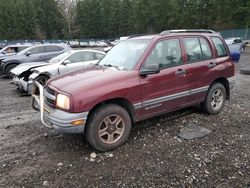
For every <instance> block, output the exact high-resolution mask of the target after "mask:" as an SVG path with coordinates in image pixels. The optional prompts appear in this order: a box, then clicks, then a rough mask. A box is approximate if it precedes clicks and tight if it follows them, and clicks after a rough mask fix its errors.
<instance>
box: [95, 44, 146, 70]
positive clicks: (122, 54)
mask: <svg viewBox="0 0 250 188" xmlns="http://www.w3.org/2000/svg"><path fill="white" fill-rule="evenodd" d="M149 43H150V40H145V39H143V40H138V39H135V40H126V41H123V42H120V43H119V44H117V45H116V46H114V47H113V48H112V49H111V50H110V52H109V53H107V55H106V56H104V58H103V59H102V60H101V61H100V62H99V63H98V65H100V66H108V67H116V68H117V69H119V70H125V71H129V70H132V69H133V68H134V67H135V65H136V63H137V61H138V59H139V58H140V56H141V55H142V54H143V52H144V51H145V49H146V48H147V46H148V44H149Z"/></svg>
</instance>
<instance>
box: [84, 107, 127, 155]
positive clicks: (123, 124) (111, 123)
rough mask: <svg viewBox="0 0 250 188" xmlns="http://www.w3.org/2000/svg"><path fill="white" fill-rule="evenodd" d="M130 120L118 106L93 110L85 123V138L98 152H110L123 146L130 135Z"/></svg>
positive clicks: (125, 112)
mask: <svg viewBox="0 0 250 188" xmlns="http://www.w3.org/2000/svg"><path fill="white" fill-rule="evenodd" d="M130 130H131V118H130V116H129V114H128V112H127V111H126V110H125V109H124V108H122V107H121V106H119V105H116V104H106V105H103V106H101V107H99V108H98V109H97V110H95V111H94V112H93V113H92V114H91V116H90V118H89V120H88V123H87V129H86V138H87V141H88V142H89V144H90V145H91V146H92V147H93V148H95V149H96V150H99V151H110V150H113V149H115V148H117V147H119V146H121V145H122V144H124V143H125V142H126V140H127V138H128V136H129V134H130Z"/></svg>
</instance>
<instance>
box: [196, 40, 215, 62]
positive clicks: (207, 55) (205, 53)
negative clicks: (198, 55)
mask: <svg viewBox="0 0 250 188" xmlns="http://www.w3.org/2000/svg"><path fill="white" fill-rule="evenodd" d="M199 40H200V44H201V51H202V59H203V60H208V59H212V52H211V49H210V47H209V44H208V42H207V40H205V39H204V38H199Z"/></svg>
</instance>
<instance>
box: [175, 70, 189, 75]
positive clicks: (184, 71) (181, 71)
mask: <svg viewBox="0 0 250 188" xmlns="http://www.w3.org/2000/svg"><path fill="white" fill-rule="evenodd" d="M186 73H187V71H186V70H183V69H178V70H177V71H176V72H175V75H183V74H186Z"/></svg>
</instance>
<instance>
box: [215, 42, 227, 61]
mask: <svg viewBox="0 0 250 188" xmlns="http://www.w3.org/2000/svg"><path fill="white" fill-rule="evenodd" d="M212 41H213V42H214V46H215V48H216V50H217V53H218V56H219V57H224V56H227V51H226V48H225V46H224V44H223V42H222V41H221V39H220V38H219V37H212Z"/></svg>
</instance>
